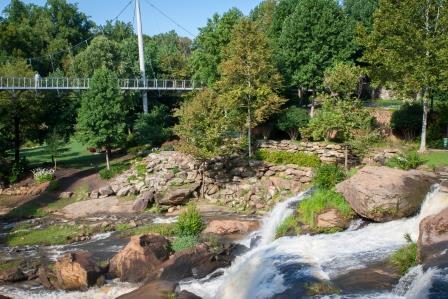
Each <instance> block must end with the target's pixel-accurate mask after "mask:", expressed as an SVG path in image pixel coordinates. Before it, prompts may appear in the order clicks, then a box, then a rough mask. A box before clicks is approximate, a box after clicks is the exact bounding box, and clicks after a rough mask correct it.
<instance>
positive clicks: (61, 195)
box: [59, 191, 73, 199]
mask: <svg viewBox="0 0 448 299" xmlns="http://www.w3.org/2000/svg"><path fill="white" fill-rule="evenodd" d="M72 196H73V192H70V191H66V192H61V194H59V198H63V199H67V198H71V197H72Z"/></svg>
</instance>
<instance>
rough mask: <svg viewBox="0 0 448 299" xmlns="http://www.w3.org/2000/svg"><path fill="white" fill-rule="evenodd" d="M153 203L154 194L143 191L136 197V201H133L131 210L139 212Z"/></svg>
mask: <svg viewBox="0 0 448 299" xmlns="http://www.w3.org/2000/svg"><path fill="white" fill-rule="evenodd" d="M153 201H154V192H153V191H152V190H151V191H145V192H143V193H141V194H140V195H139V196H137V199H136V200H135V201H134V204H133V206H132V210H133V211H135V212H141V211H143V210H144V209H146V208H147V207H148V204H149V203H151V202H153Z"/></svg>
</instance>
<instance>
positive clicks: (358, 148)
mask: <svg viewBox="0 0 448 299" xmlns="http://www.w3.org/2000/svg"><path fill="white" fill-rule="evenodd" d="M380 140H381V135H380V133H379V132H378V131H377V130H374V131H371V132H366V133H365V134H360V135H358V136H354V137H353V139H351V140H349V141H348V144H349V145H350V148H351V150H352V152H353V153H354V154H355V155H357V156H358V157H360V158H363V157H364V156H365V155H366V154H367V153H368V151H369V149H370V148H371V147H372V146H373V145H374V144H375V143H378V142H379V141H380Z"/></svg>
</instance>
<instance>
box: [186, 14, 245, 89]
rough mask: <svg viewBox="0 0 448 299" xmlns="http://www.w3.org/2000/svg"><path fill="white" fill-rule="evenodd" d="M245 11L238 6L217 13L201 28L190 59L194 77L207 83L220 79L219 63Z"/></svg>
mask: <svg viewBox="0 0 448 299" xmlns="http://www.w3.org/2000/svg"><path fill="white" fill-rule="evenodd" d="M242 16H243V13H242V12H241V11H239V10H238V9H236V8H233V9H231V10H229V11H228V12H226V13H224V14H223V15H222V16H220V15H218V14H215V15H213V17H212V18H211V19H209V20H208V22H207V25H206V26H205V27H203V28H200V29H199V35H198V36H197V37H196V39H195V40H194V43H193V53H192V57H191V60H190V63H191V69H192V72H193V78H194V79H195V80H197V81H201V82H204V83H207V84H212V83H214V82H216V81H217V80H219V78H220V74H219V71H218V65H219V64H220V63H221V61H222V58H223V56H224V49H225V47H226V46H227V45H228V44H229V42H230V37H231V34H232V30H233V27H234V26H235V24H236V23H237V22H238V21H239V20H240V19H241V18H242Z"/></svg>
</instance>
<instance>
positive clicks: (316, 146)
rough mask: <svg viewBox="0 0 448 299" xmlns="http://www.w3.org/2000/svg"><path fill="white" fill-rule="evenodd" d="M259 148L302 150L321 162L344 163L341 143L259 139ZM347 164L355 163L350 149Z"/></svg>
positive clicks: (289, 150) (355, 158)
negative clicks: (315, 156) (316, 157)
mask: <svg viewBox="0 0 448 299" xmlns="http://www.w3.org/2000/svg"><path fill="white" fill-rule="evenodd" d="M258 147H259V148H265V149H269V150H275V151H287V152H303V153H308V154H314V155H317V156H318V157H319V158H320V160H321V161H322V162H325V163H334V164H341V165H343V164H344V163H345V147H344V145H341V144H333V143H330V144H327V143H323V142H297V141H291V140H281V141H275V140H260V141H259V142H258ZM347 154H348V155H347V161H348V164H349V165H357V164H358V163H359V161H358V158H357V157H356V156H355V155H354V154H352V152H351V151H350V150H348V152H347Z"/></svg>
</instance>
